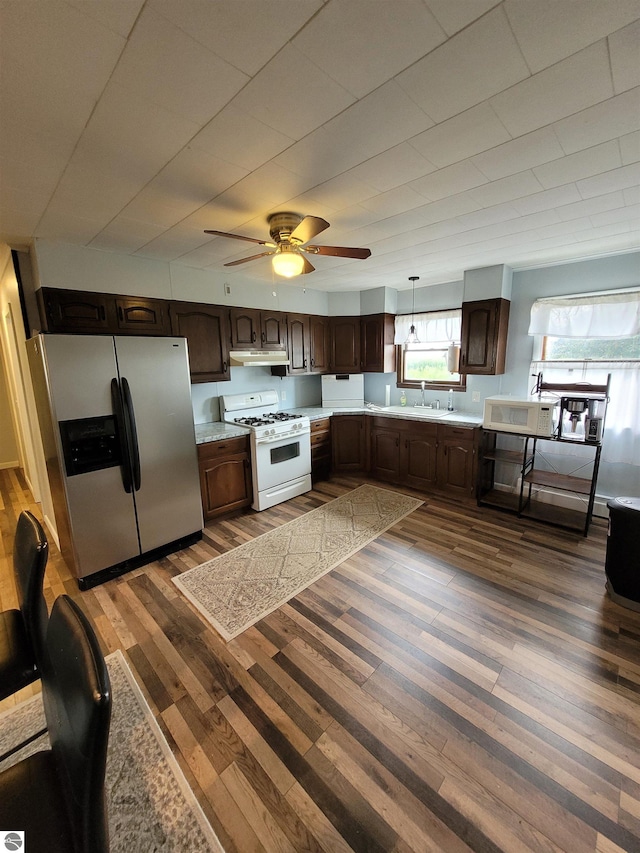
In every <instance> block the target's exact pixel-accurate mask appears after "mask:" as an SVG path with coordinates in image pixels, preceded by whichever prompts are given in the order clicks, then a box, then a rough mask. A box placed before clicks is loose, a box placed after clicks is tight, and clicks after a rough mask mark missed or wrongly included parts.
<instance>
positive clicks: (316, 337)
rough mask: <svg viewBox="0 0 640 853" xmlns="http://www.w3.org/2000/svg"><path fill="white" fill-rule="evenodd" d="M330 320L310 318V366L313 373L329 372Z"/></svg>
mask: <svg viewBox="0 0 640 853" xmlns="http://www.w3.org/2000/svg"><path fill="white" fill-rule="evenodd" d="M329 337H330V334H329V318H328V317H320V316H312V317H309V366H310V372H311V373H328V372H329V353H330V346H329Z"/></svg>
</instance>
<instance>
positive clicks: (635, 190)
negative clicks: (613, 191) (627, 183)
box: [622, 186, 640, 204]
mask: <svg viewBox="0 0 640 853" xmlns="http://www.w3.org/2000/svg"><path fill="white" fill-rule="evenodd" d="M622 195H623V196H624V203H625V204H640V186H635V187H626V189H624V190H623V191H622Z"/></svg>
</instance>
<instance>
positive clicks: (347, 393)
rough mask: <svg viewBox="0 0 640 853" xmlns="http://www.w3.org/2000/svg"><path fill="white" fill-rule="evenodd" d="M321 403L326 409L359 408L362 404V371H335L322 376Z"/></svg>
mask: <svg viewBox="0 0 640 853" xmlns="http://www.w3.org/2000/svg"><path fill="white" fill-rule="evenodd" d="M322 405H323V406H324V407H325V408H327V409H361V408H362V407H363V406H364V376H363V375H362V373H335V374H329V375H325V376H323V377H322Z"/></svg>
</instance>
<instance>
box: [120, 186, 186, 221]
mask: <svg viewBox="0 0 640 853" xmlns="http://www.w3.org/2000/svg"><path fill="white" fill-rule="evenodd" d="M191 213H193V204H192V203H191V202H190V201H189V200H188V199H185V198H175V197H174V196H173V195H172V194H171V193H168V192H166V191H164V190H161V189H160V187H158V186H156V185H155V184H153V183H150V184H147V186H146V187H144V189H143V190H141V191H140V192H139V193H138V194H137V195H136V196H135V198H133V199H132V200H131V201H130V202H129V204H127V205H125V206H124V207H123V208H122V211H121V213H119V214H118V216H117V217H116V220H115V221H117V220H118V219H119V218H120V217H124V218H126V219H131V220H135V221H137V222H143V223H145V224H149V225H155V226H157V227H160V228H161V229H166V228H171V227H172V226H173V225H176V224H177V223H178V222H180V221H181V220H182V219H184V218H185V217H186V216H189V215H190V214H191Z"/></svg>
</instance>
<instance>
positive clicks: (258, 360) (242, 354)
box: [229, 350, 289, 367]
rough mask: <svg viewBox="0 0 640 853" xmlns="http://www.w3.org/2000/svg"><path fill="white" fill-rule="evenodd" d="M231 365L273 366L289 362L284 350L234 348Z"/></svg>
mask: <svg viewBox="0 0 640 853" xmlns="http://www.w3.org/2000/svg"><path fill="white" fill-rule="evenodd" d="M229 364H230V365H231V367H273V366H275V365H278V364H281V365H285V366H286V365H287V364H289V356H288V355H287V353H286V352H285V351H284V350H232V351H231V352H230V353H229Z"/></svg>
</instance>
